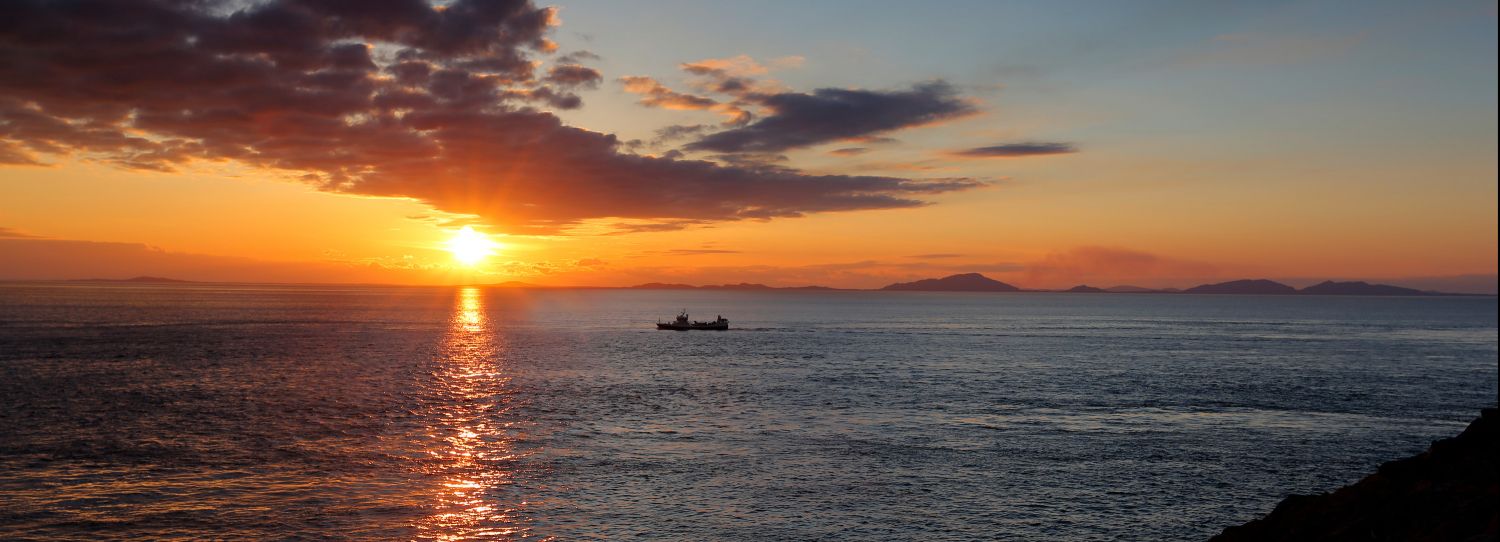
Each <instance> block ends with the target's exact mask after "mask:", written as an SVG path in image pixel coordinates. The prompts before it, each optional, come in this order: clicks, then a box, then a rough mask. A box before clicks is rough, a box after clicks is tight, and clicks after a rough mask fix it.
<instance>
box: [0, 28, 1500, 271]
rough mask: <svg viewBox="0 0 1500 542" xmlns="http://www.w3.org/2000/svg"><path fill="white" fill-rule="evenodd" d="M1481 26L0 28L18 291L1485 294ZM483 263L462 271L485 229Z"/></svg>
mask: <svg viewBox="0 0 1500 542" xmlns="http://www.w3.org/2000/svg"><path fill="white" fill-rule="evenodd" d="M1496 21H1497V19H1496V8H1495V3H1494V2H1493V1H1490V2H1478V1H1475V2H1468V1H1452V2H1423V3H1413V2H1381V1H1367V2H1356V3H1350V2H1300V1H1297V2H1253V3H1252V2H1242V3H1227V2H1189V1H1184V2H1132V3H1121V2H1105V1H1099V2H1084V1H1068V2H993V1H981V2H957V1H954V2H940V3H912V2H874V1H850V2H836V1H824V2H816V3H806V2H777V1H768V2H734V3H707V2H646V3H620V2H606V1H598V2H587V1H561V2H556V3H545V2H542V3H529V2H515V1H505V2H477V1H469V0H456V1H452V2H442V3H440V4H428V3H425V2H423V1H420V0H379V1H369V2H338V1H332V0H328V1H313V0H308V1H283V0H278V1H262V2H245V1H228V2H201V3H197V2H194V3H189V2H176V1H165V0H162V1H135V2H110V1H90V2H47V1H36V0H21V1H18V2H6V3H4V4H3V5H0V280H3V279H71V278H126V277H131V276H136V275H154V276H167V277H174V278H181V279H189V280H213V281H267V282H361V283H396V284H456V283H498V282H507V281H520V282H525V283H531V284H540V285H583V286H618V285H631V284H639V283H644V282H680V283H689V284H722V283H740V282H753V283H764V284H770V285H775V286H800V285H809V284H819V285H827V286H837V287H852V288H869V287H879V286H882V285H884V284H888V283H891V282H896V281H907V280H912V279H917V278H927V277H936V276H943V275H948V274H953V273H962V272H980V273H984V274H985V275H987V276H990V277H993V278H996V279H999V280H1003V281H1006V282H1010V283H1012V284H1016V285H1018V286H1022V287H1027V288H1066V287H1069V286H1073V285H1076V284H1085V283H1086V284H1091V285H1096V286H1111V285H1120V284H1132V285H1140V286H1157V287H1160V286H1177V287H1182V286H1192V285H1194V284H1198V283H1202V282H1209V281H1217V280H1228V279H1237V278H1249V277H1255V278H1259V277H1266V278H1273V279H1279V280H1284V281H1288V282H1290V283H1293V284H1297V285H1302V284H1308V283H1312V282H1316V281H1321V280H1324V279H1340V280H1353V279H1361V280H1379V281H1384V282H1391V283H1396V284H1403V285H1409V286H1413V287H1423V288H1432V289H1445V290H1449V291H1472V292H1494V291H1495V285H1496V279H1495V273H1496V268H1497V248H1496V247H1497V234H1496V231H1497V207H1496V200H1497V193H1496V192H1497V190H1496V188H1497V171H1496V163H1497V155H1496V149H1497V137H1496V133H1497V125H1496V113H1497V112H1496V96H1497V84H1496V80H1497V77H1496V61H1497V54H1496V42H1497V36H1496V26H1497V23H1496ZM464 227H468V228H470V229H471V230H472V231H476V232H480V233H482V234H484V235H487V236H488V238H489V239H490V240H491V241H492V242H493V245H492V248H491V250H489V251H488V252H489V253H488V254H487V257H484V258H482V259H480V260H478V263H477V264H474V265H469V264H468V263H466V262H465V261H463V260H462V259H459V258H455V255H454V254H453V253H452V252H451V251H450V250H449V248H450V243H449V241H450V240H451V239H453V238H454V237H455V236H456V235H459V232H460V231H462V228H464Z"/></svg>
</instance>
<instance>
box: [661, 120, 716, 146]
mask: <svg viewBox="0 0 1500 542" xmlns="http://www.w3.org/2000/svg"><path fill="white" fill-rule="evenodd" d="M709 128H710V127H709V125H707V124H674V125H672V126H668V127H666V128H658V129H657V130H656V137H655V138H652V140H651V144H653V145H660V144H663V143H669V142H672V141H677V140H681V139H687V138H689V137H693V136H696V135H699V134H702V133H703V132H704V131H706V130H708V129H709Z"/></svg>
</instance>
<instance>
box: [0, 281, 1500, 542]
mask: <svg viewBox="0 0 1500 542" xmlns="http://www.w3.org/2000/svg"><path fill="white" fill-rule="evenodd" d="M684 307H685V308H687V309H689V310H691V311H694V313H695V314H694V316H695V318H699V319H705V320H706V319H709V318H712V317H713V315H715V314H723V315H724V316H726V317H727V318H729V319H730V320H731V322H732V326H733V329H732V330H730V331H725V332H672V331H656V330H655V329H654V326H653V325H652V323H653V322H654V321H655V320H657V319H659V318H669V317H671V316H673V315H674V314H675V313H676V312H677V310H678V309H680V308H684ZM1496 343H1497V324H1496V300H1495V298H1493V297H1488V298H1481V297H1463V298H1460V297H1453V298H1378V297H1234V296H1189V295H1176V296H1170V295H1088V294H1071V295H1070V294H981V295H965V294H949V293H878V292H770V293H746V292H713V291H628V290H558V291H518V290H504V289H483V288H374V287H291V286H288V287H273V286H233V285H106V284H88V283H73V284H0V538H3V539H6V540H25V539H35V540H49V539H89V540H108V539H127V538H132V539H133V538H147V539H195V538H196V539H268V538H269V539H287V538H293V539H338V540H355V539H381V540H387V539H394V540H542V539H556V540H605V539H608V540H615V539H624V538H632V539H670V540H814V539H819V540H825V539H847V540H916V539H919V540H973V539H1003V540H1201V539H1204V538H1206V537H1208V536H1211V535H1213V534H1216V533H1217V532H1219V531H1220V530H1222V529H1223V528H1224V527H1227V526H1230V525H1235V524H1239V523H1242V522H1245V521H1248V520H1250V519H1254V518H1256V517H1259V516H1260V515H1263V514H1265V513H1266V512H1268V511H1270V509H1271V507H1272V506H1274V505H1275V503H1276V502H1278V501H1279V500H1280V499H1281V498H1282V497H1283V496H1285V495H1287V494H1290V493H1312V492H1319V491H1325V490H1331V489H1334V488H1336V487H1338V486H1340V485H1343V484H1347V483H1350V482H1353V481H1355V480H1358V479H1359V478H1361V477H1362V476H1364V475H1365V474H1367V473H1370V472H1373V470H1374V468H1375V466H1376V465H1377V464H1379V463H1381V462H1384V461H1388V460H1392V459H1397V458H1401V457H1404V456H1407V455H1410V454H1413V453H1416V452H1419V451H1421V450H1422V449H1424V448H1425V447H1426V446H1427V445H1428V444H1429V443H1430V442H1431V441H1432V440H1434V439H1438V438H1443V437H1446V436H1451V435H1453V434H1456V433H1457V432H1459V431H1460V430H1462V428H1463V427H1464V425H1465V424H1466V423H1467V422H1468V421H1469V420H1471V419H1472V418H1473V417H1475V416H1476V415H1477V414H1478V411H1479V409H1480V408H1482V407H1486V406H1494V405H1495V401H1496V389H1497V383H1496V373H1497V366H1496Z"/></svg>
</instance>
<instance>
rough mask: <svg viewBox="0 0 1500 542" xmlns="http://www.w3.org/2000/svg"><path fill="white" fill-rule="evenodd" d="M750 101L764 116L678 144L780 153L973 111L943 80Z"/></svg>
mask: <svg viewBox="0 0 1500 542" xmlns="http://www.w3.org/2000/svg"><path fill="white" fill-rule="evenodd" d="M752 99H753V101H754V102H755V103H757V104H758V105H759V106H761V107H763V108H765V109H766V110H768V111H769V114H768V115H766V116H765V117H763V118H760V119H759V120H756V121H754V122H751V123H749V124H747V125H745V126H742V127H739V128H734V129H730V130H725V131H722V132H717V133H714V134H709V135H707V136H704V137H702V138H700V139H698V140H697V141H694V142H692V143H689V144H688V145H686V146H685V147H684V148H686V149H688V150H698V151H714V152H725V153H743V152H781V151H786V150H790V149H796V148H802V147H810V146H813V145H818V144H822V143H827V142H831V141H861V140H864V138H869V137H872V136H880V135H882V134H885V133H888V132H892V131H895V130H900V129H905V128H912V127H917V126H924V125H929V124H934V123H937V122H942V121H946V120H952V119H956V118H960V117H964V116H968V115H972V114H974V113H976V112H977V109H975V107H974V106H973V105H972V104H971V103H970V102H969V101H968V100H965V99H963V98H961V97H959V96H958V93H957V91H956V90H954V88H953V86H952V85H949V84H948V83H946V82H943V81H932V82H928V83H922V84H918V85H914V86H912V87H911V88H910V89H906V90H894V91H873V90H858V89H838V88H823V89H818V90H815V91H813V92H812V93H801V92H783V93H777V94H770V95H764V96H755V97H753V98H752Z"/></svg>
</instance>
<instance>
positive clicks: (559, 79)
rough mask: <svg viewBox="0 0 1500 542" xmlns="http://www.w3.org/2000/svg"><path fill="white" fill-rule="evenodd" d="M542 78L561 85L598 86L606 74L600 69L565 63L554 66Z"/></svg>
mask: <svg viewBox="0 0 1500 542" xmlns="http://www.w3.org/2000/svg"><path fill="white" fill-rule="evenodd" d="M542 80H543V81H546V82H548V83H552V84H554V85H557V86H560V87H581V88H598V87H599V82H600V81H603V80H604V76H603V75H601V74H600V73H599V70H595V69H593V68H589V67H585V66H579V65H577V64H563V65H561V66H553V67H552V69H551V70H548V72H547V76H546V77H544V78H542Z"/></svg>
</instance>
